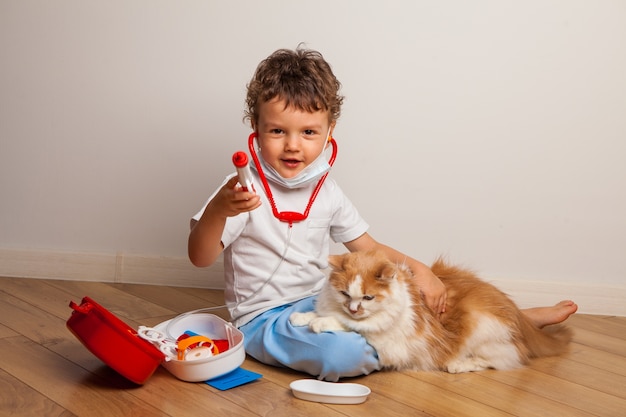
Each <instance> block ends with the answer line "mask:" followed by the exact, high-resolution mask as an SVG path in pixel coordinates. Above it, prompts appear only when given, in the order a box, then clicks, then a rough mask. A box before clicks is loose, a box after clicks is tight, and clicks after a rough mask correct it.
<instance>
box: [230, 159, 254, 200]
mask: <svg viewBox="0 0 626 417" xmlns="http://www.w3.org/2000/svg"><path fill="white" fill-rule="evenodd" d="M233 164H235V168H237V175H238V176H239V184H240V185H241V188H243V190H244V191H249V192H251V193H254V192H256V190H255V189H254V184H252V173H251V172H250V164H249V163H248V155H247V154H246V153H245V152H241V151H238V152H235V153H234V154H233Z"/></svg>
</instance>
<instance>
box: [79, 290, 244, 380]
mask: <svg viewBox="0 0 626 417" xmlns="http://www.w3.org/2000/svg"><path fill="white" fill-rule="evenodd" d="M70 308H72V310H73V311H72V315H71V316H70V318H69V319H68V320H67V327H68V329H69V330H70V331H71V332H72V333H73V334H74V336H76V338H78V340H80V342H81V343H82V344H83V345H84V346H85V347H86V348H87V349H89V350H90V351H91V352H92V353H93V354H94V355H95V356H96V357H98V358H99V359H100V360H102V361H103V362H104V363H106V364H107V365H109V366H110V367H111V368H113V369H114V370H115V371H117V372H118V373H119V374H121V375H122V376H124V377H126V378H127V379H129V380H130V381H132V382H134V383H136V384H140V385H141V384H144V383H145V382H146V381H147V380H148V378H150V376H151V375H152V374H153V373H154V371H155V370H156V368H157V367H158V366H159V365H163V367H164V368H165V369H167V370H168V371H169V372H170V373H172V374H173V375H174V376H176V377H177V378H178V379H181V380H183V381H188V382H201V381H207V380H209V379H212V378H216V377H219V376H222V375H225V374H228V373H229V372H232V371H234V370H235V369H237V368H239V366H240V365H241V364H242V363H243V361H244V359H245V355H246V354H245V350H244V347H243V339H244V336H243V333H242V332H241V331H240V330H239V329H237V328H235V327H234V326H233V325H232V324H230V323H228V322H227V321H225V320H223V319H221V318H220V317H218V316H215V315H213V314H208V313H202V314H199V313H197V312H198V311H200V310H196V311H194V312H189V313H185V314H181V315H180V316H178V317H175V318H174V319H171V320H168V321H165V322H163V323H159V324H157V325H156V326H154V327H145V326H140V327H139V329H138V330H137V331H135V330H134V329H132V328H131V327H130V326H128V325H127V324H126V323H124V322H123V321H121V320H120V319H118V318H117V317H116V316H115V315H113V314H112V313H111V312H109V311H108V310H106V309H105V308H103V307H102V306H100V305H99V304H98V303H96V302H95V301H94V300H92V299H91V298H89V297H84V298H83V299H82V302H81V304H80V305H78V304H76V303H74V302H73V301H71V302H70ZM174 335H175V336H174Z"/></svg>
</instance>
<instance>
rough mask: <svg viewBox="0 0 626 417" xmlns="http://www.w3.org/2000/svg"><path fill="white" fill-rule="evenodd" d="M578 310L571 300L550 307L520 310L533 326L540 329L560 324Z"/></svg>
mask: <svg viewBox="0 0 626 417" xmlns="http://www.w3.org/2000/svg"><path fill="white" fill-rule="evenodd" d="M576 310H578V306H577V305H576V303H575V302H573V301H571V300H563V301H561V302H559V303H557V304H555V305H553V306H550V307H533V308H527V309H524V310H522V313H524V315H526V317H528V318H529V319H530V320H531V321H532V322H533V323H534V324H535V326H537V327H539V328H542V327H545V326H549V325H551V324H557V323H561V322H563V321H565V320H567V318H568V317H569V316H571V315H572V314H574V313H575V312H576Z"/></svg>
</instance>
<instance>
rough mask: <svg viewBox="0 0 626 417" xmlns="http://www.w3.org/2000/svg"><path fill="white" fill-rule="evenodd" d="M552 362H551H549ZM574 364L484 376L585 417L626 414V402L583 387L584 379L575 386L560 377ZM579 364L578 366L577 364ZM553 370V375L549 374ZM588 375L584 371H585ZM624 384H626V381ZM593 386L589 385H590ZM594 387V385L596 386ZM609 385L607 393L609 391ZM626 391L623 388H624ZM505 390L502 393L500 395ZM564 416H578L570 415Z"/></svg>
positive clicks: (493, 373) (538, 367)
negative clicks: (560, 374) (562, 370)
mask: <svg viewBox="0 0 626 417" xmlns="http://www.w3.org/2000/svg"><path fill="white" fill-rule="evenodd" d="M546 359H550V358H546ZM572 363H573V362H572V361H561V363H560V364H559V363H556V362H551V363H550V362H548V361H545V362H544V366H538V365H536V364H534V365H533V367H529V368H524V369H517V370H512V371H484V372H483V373H482V374H483V375H484V376H485V377H487V378H490V379H493V380H495V381H498V382H501V383H503V384H505V385H508V386H512V387H517V388H519V389H521V390H524V391H527V392H530V393H532V394H535V395H537V396H541V397H544V398H547V399H550V400H552V401H555V402H558V403H561V404H563V406H564V407H571V408H575V409H578V410H580V411H582V412H583V413H584V414H585V415H589V414H591V415H601V416H608V415H612V413H614V412H615V411H616V410H626V400H624V399H623V398H619V397H616V396H614V395H611V394H606V393H604V392H602V391H598V390H595V389H593V388H589V387H587V386H585V385H581V384H579V383H578V382H580V381H581V380H582V379H583V378H584V377H580V378H577V381H578V382H571V381H570V380H567V379H564V378H563V376H558V373H559V372H558V371H557V370H555V369H554V368H559V367H560V366H565V367H567V366H570V364H572ZM574 363H575V362H574ZM548 369H550V370H551V372H552V373H553V374H557V376H555V375H552V374H548V373H546V370H548ZM572 369H573V370H572V372H569V371H564V372H561V373H562V374H568V375H571V374H573V373H575V370H574V369H575V368H572ZM583 372H584V371H583ZM622 382H624V381H623V380H622ZM587 385H589V383H587ZM592 385H593V384H592ZM607 385H608V384H606V385H605V386H604V388H603V389H605V388H607ZM620 386H621V387H622V389H623V386H624V385H623V384H622V385H620ZM501 392H502V390H500V391H499V395H500V394H501ZM562 415H574V414H570V412H569V411H568V412H567V413H564V414H562Z"/></svg>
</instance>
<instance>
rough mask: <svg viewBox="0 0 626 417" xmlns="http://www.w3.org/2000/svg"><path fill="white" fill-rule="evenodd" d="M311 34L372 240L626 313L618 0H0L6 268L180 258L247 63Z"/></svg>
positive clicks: (339, 169)
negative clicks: (340, 102)
mask: <svg viewBox="0 0 626 417" xmlns="http://www.w3.org/2000/svg"><path fill="white" fill-rule="evenodd" d="M302 41H303V42H306V43H307V45H308V46H309V47H311V48H314V49H318V50H320V51H321V52H322V53H323V54H324V55H325V56H326V58H327V59H328V60H329V61H330V62H331V64H332V66H333V68H334V70H335V72H336V74H337V76H338V77H339V79H340V80H341V81H342V83H343V86H344V88H343V93H344V94H345V95H346V96H347V99H346V102H345V106H344V109H343V115H342V118H341V120H340V123H339V126H338V128H337V130H336V132H335V133H336V134H335V136H336V138H337V139H338V142H339V146H340V149H339V151H340V154H339V158H338V160H337V164H336V167H335V168H334V171H333V175H334V177H335V178H336V179H337V180H338V181H339V182H340V184H341V185H342V187H343V188H344V189H345V190H346V192H347V193H348V195H349V196H350V197H351V198H352V199H353V201H354V202H355V203H356V204H357V206H358V207H359V208H360V210H361V212H362V214H363V215H364V217H365V218H366V219H367V220H368V222H369V223H370V224H371V225H372V228H371V232H372V234H373V235H374V236H375V237H376V238H377V239H379V240H381V241H383V242H385V243H388V244H390V245H392V246H395V247H397V248H398V249H400V250H403V251H406V252H407V253H409V254H410V255H412V256H415V257H417V258H419V259H422V260H424V261H426V262H429V261H431V260H432V259H433V258H434V257H435V256H436V255H437V254H440V253H444V254H446V255H448V256H449V258H450V259H451V260H456V261H459V262H462V263H464V264H466V265H468V266H471V267H474V268H475V269H477V270H479V271H480V272H481V273H482V275H483V276H485V277H486V278H488V279H492V280H496V281H497V282H499V283H500V284H502V286H504V287H507V286H508V288H511V289H513V290H514V289H518V290H519V291H522V289H523V288H535V289H536V288H544V290H541V291H539V292H541V293H542V296H546V302H553V301H557V300H558V299H560V298H561V297H568V296H574V297H575V296H578V297H579V298H578V299H577V301H579V302H580V295H581V294H587V295H589V297H590V299H589V300H586V299H585V300H583V301H585V302H588V304H589V306H585V305H584V304H585V303H582V304H583V305H581V311H591V312H600V313H607V314H609V313H614V312H615V311H618V313H623V312H624V311H626V310H624V309H625V308H626V307H623V306H622V305H623V304H626V303H625V302H624V301H626V300H624V296H625V295H626V266H625V262H624V260H625V259H624V258H625V254H626V220H625V219H626V217H625V215H624V213H626V163H625V159H626V3H624V2H623V1H607V0H598V1H594V2H589V1H582V0H580V1H574V0H555V1H526V2H509V1H495V0H494V1H486V0H483V1H473V2H466V1H457V0H455V1H442V2H431V1H415V0H404V1H399V0H398V1H393V0H392V1H386V2H382V1H356V0H354V1H329V0H322V1H317V2H313V3H312V2H297V1H292V2H287V1H279V0H266V1H263V2H259V1H199V0H198V1H181V2H171V1H164V0H162V1H153V0H150V1H148V0H142V1H126V0H111V1H106V2H104V1H84V0H65V1H55V2H49V1H42V0H40V1H36V0H0V56H1V57H2V58H1V59H2V65H0V141H1V142H0V146H1V147H0V249H3V250H4V252H3V253H4V254H5V255H4V259H2V258H0V260H2V261H3V262H4V264H3V263H2V262H0V274H2V273H4V274H6V273H16V272H15V271H14V270H13V269H11V268H8V267H6V265H9V264H10V263H11V259H9V258H10V254H11V253H15V251H22V252H23V251H30V250H33V251H38V252H37V253H40V252H41V251H43V252H46V251H60V252H67V253H79V252H88V253H101V254H105V255H106V254H112V255H115V256H118V257H119V256H120V254H122V255H126V256H131V255H133V254H138V255H149V256H156V257H171V258H173V259H183V258H185V256H186V239H187V232H188V219H189V217H190V216H191V215H192V214H193V213H194V212H195V211H196V210H197V209H199V207H200V206H201V205H202V203H203V202H204V200H205V198H206V197H207V195H208V194H209V193H210V192H211V191H212V190H213V189H214V188H215V187H216V186H217V185H218V184H219V182H220V181H221V179H222V178H223V176H224V175H226V174H227V173H229V172H230V171H231V166H230V163H229V158H230V155H231V154H232V152H233V151H235V150H238V149H245V146H246V138H247V134H248V132H249V128H248V127H247V126H245V125H244V124H243V122H242V116H243V101H244V94H245V84H246V82H247V81H248V80H249V78H250V77H251V75H252V73H253V71H254V69H255V67H256V65H257V63H258V62H259V61H260V60H261V59H263V58H264V57H266V56H267V55H268V54H269V53H271V52H272V51H274V50H275V49H277V48H281V47H289V48H293V47H295V46H296V45H297V44H298V43H299V42H302ZM7 254H8V255H7ZM2 265H5V270H4V271H3V270H2ZM7 269H8V271H7ZM573 289H575V290H573ZM514 291H515V290H514ZM529 297H531V298H532V296H529ZM594 297H595V298H594ZM594 300H595V302H596V303H595V307H591V304H593V301H594ZM607 300H608V301H609V304H611V303H613V304H612V306H611V307H605V308H604V309H603V307H602V306H601V305H602V304H606V303H607ZM529 301H535V300H529ZM537 301H538V302H543V301H544V299H543V298H538V299H537ZM598 301H599V302H598Z"/></svg>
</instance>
